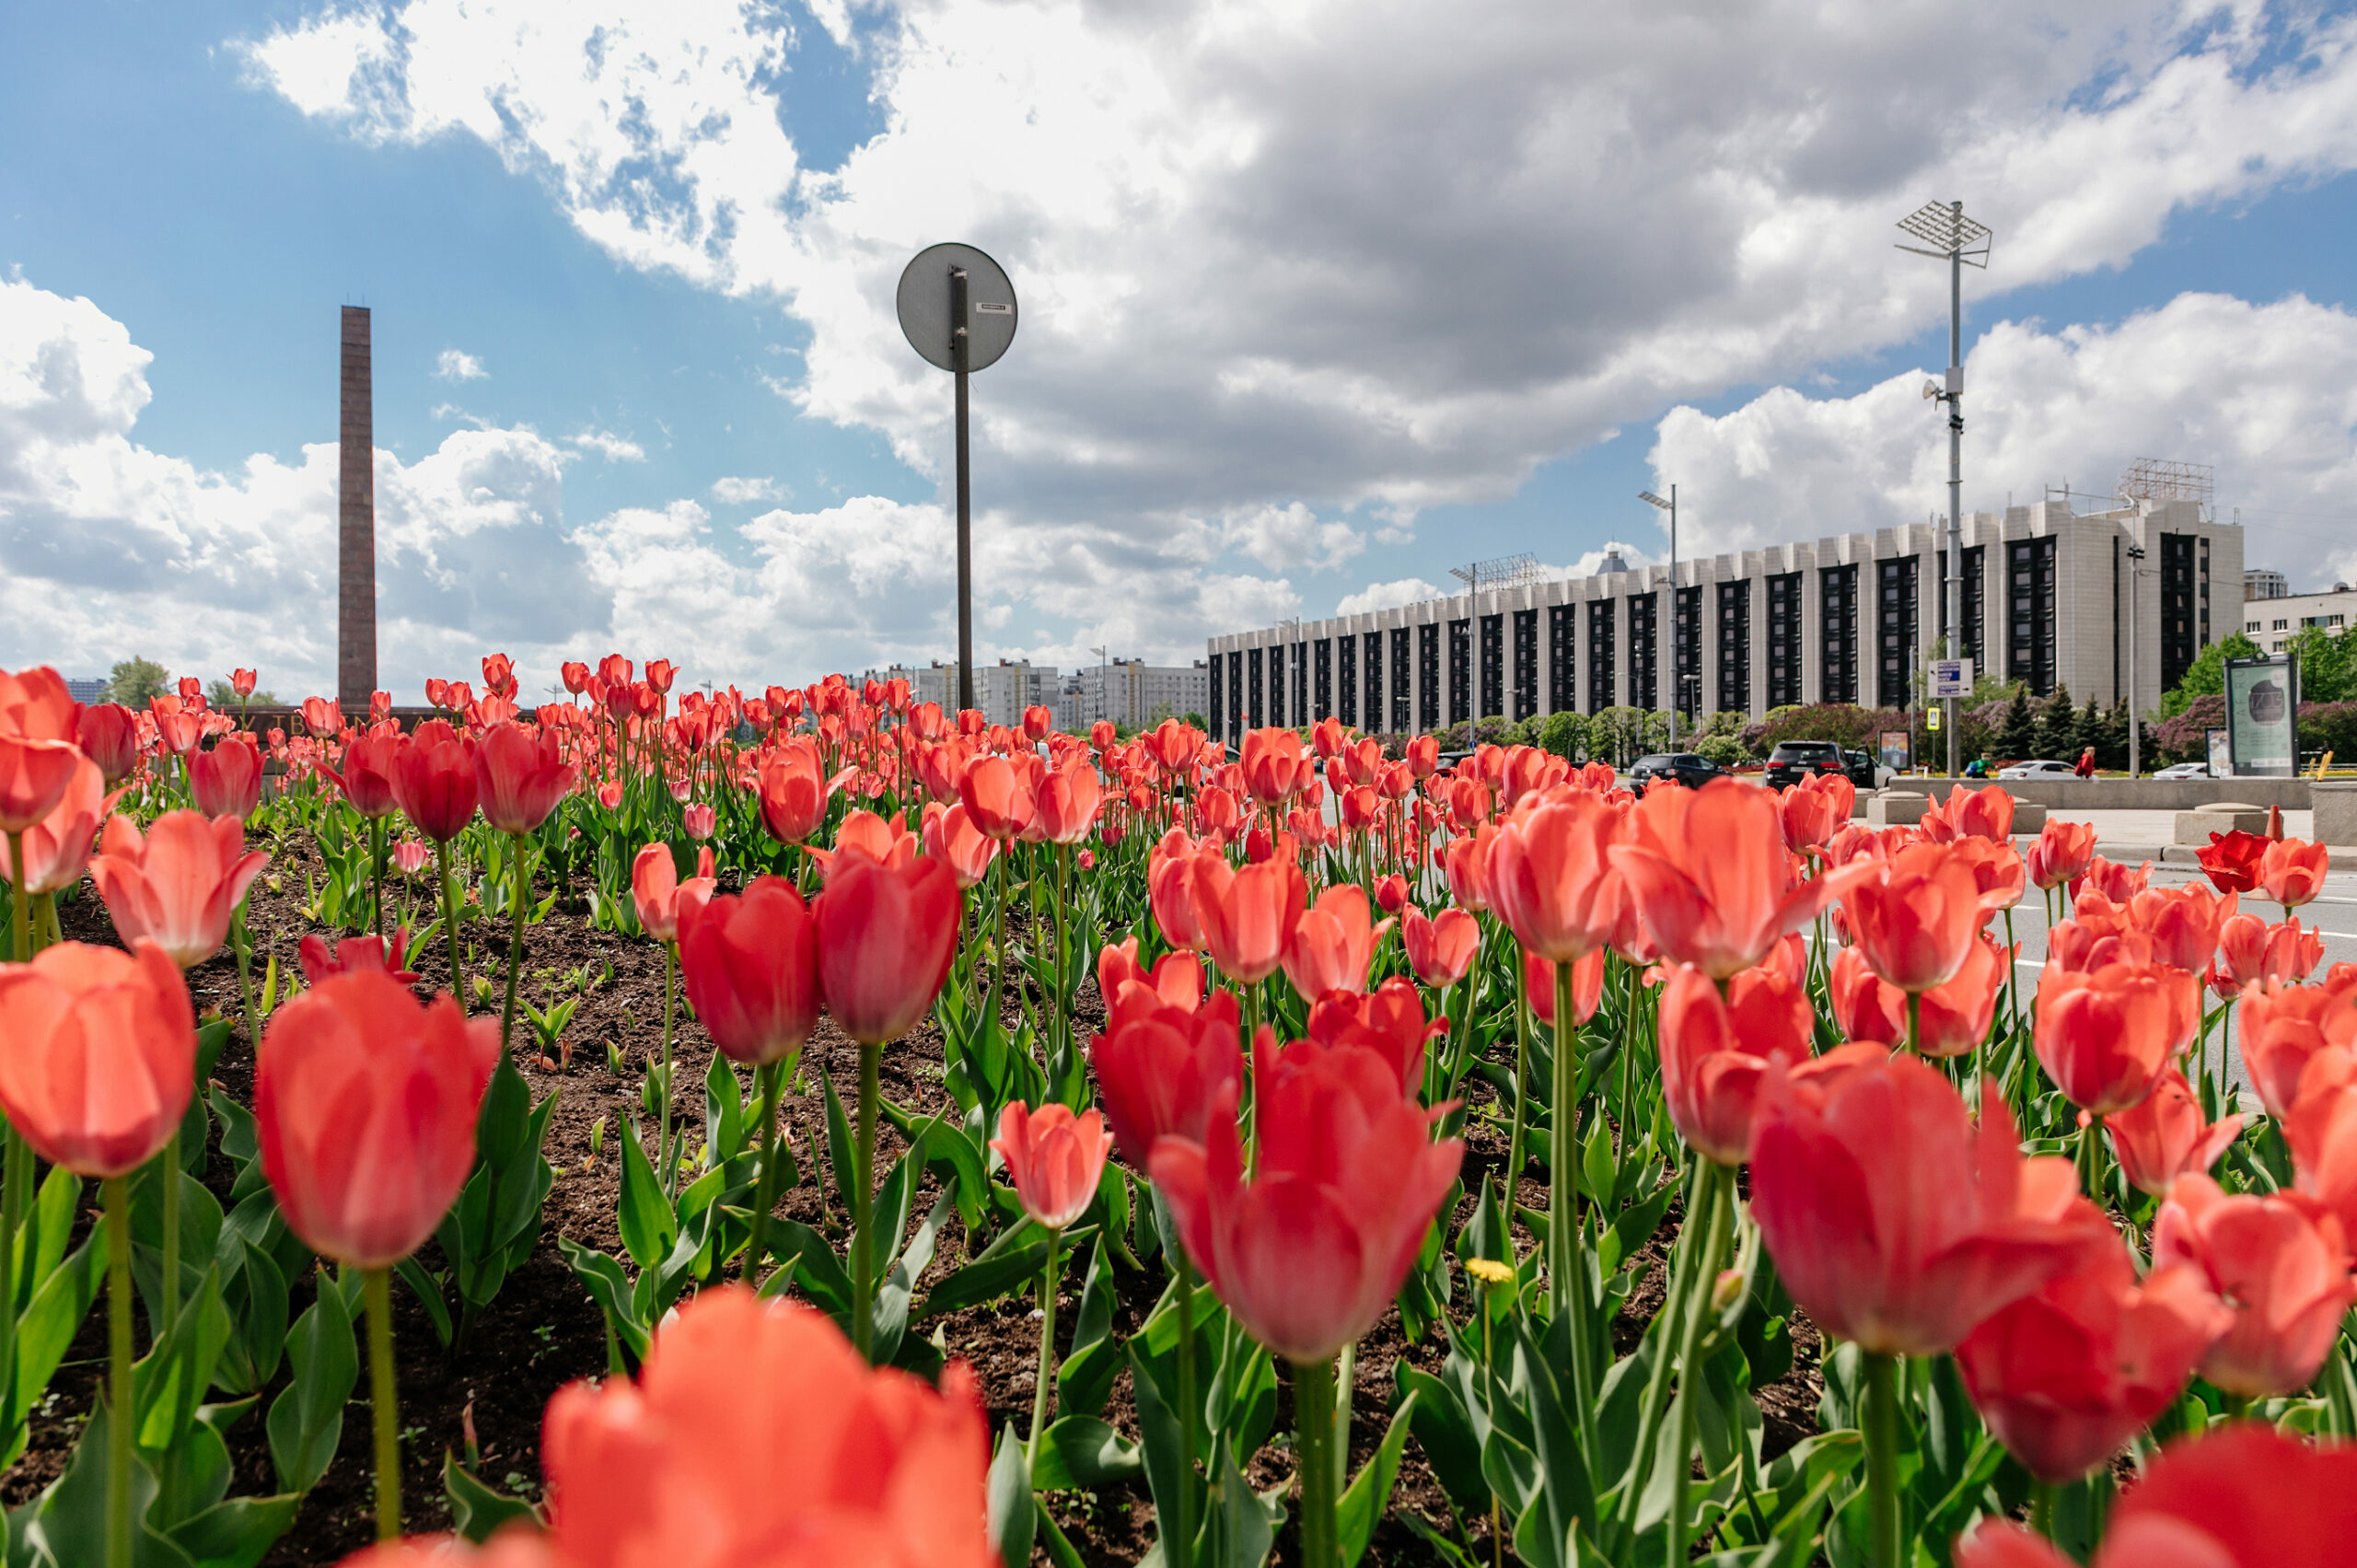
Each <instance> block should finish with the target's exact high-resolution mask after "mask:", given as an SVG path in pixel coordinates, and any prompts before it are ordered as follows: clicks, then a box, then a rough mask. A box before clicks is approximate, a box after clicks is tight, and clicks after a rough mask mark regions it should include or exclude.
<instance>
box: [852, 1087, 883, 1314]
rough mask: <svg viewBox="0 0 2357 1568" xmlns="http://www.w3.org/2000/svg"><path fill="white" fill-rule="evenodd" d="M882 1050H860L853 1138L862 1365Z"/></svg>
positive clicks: (871, 1289)
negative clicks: (868, 1228) (877, 1101)
mask: <svg viewBox="0 0 2357 1568" xmlns="http://www.w3.org/2000/svg"><path fill="white" fill-rule="evenodd" d="M883 1061H884V1048H883V1047H882V1046H880V1045H868V1044H866V1043H865V1042H864V1041H863V1042H862V1043H861V1045H860V1048H859V1127H858V1130H857V1131H856V1132H855V1133H854V1134H853V1137H854V1140H855V1142H854V1144H853V1148H854V1150H855V1151H856V1152H855V1153H854V1155H853V1159H852V1167H853V1174H854V1176H855V1177H856V1179H857V1182H858V1185H856V1186H855V1187H853V1189H852V1193H851V1236H852V1239H851V1277H852V1304H851V1342H852V1343H853V1345H854V1346H856V1347H857V1348H858V1351H859V1357H860V1359H861V1360H862V1361H865V1360H867V1359H868V1345H869V1341H870V1340H871V1338H872V1337H873V1334H874V1326H875V1317H876V1265H875V1263H874V1261H873V1257H874V1254H873V1249H872V1247H871V1245H870V1242H869V1238H868V1235H867V1227H868V1225H869V1224H870V1223H872V1222H873V1220H874V1218H875V1214H876V1097H877V1082H876V1080H877V1074H878V1072H879V1070H880V1069H881V1067H882V1065H883Z"/></svg>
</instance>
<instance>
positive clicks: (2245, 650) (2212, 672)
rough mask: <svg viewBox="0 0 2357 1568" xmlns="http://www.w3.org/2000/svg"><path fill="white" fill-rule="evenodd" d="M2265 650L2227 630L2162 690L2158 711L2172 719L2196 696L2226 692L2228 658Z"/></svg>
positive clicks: (2244, 637)
mask: <svg viewBox="0 0 2357 1568" xmlns="http://www.w3.org/2000/svg"><path fill="white" fill-rule="evenodd" d="M2264 651H2265V650H2263V649H2262V648H2260V647H2259V645H2258V644H2257V643H2254V642H2252V641H2251V640H2250V639H2249V638H2248V637H2246V636H2244V635H2243V634H2242V633H2240V632H2229V633H2226V635H2225V636H2224V637H2223V638H2221V639H2220V640H2219V641H2217V642H2214V643H2212V644H2211V645H2209V646H2208V647H2206V648H2204V649H2202V650H2201V651H2200V653H2199V654H2197V655H2195V656H2194V659H2193V662H2192V663H2191V664H2189V665H2188V666H2186V667H2185V677H2184V679H2181V680H2179V681H2178V682H2177V687H2176V689H2175V690H2174V691H2165V692H2163V693H2162V694H2161V705H2160V707H2159V708H2158V709H2157V710H2156V712H2157V713H2158V714H2159V715H2160V716H2161V717H2162V718H2165V719H2173V718H2175V717H2177V714H2181V713H2183V712H2185V710H2186V707H2187V705H2188V704H2189V703H2191V702H2192V701H2193V699H2195V698H2196V697H2212V696H2223V694H2224V693H2225V690H2226V661H2227V660H2228V659H2230V658H2257V657H2258V656H2259V655H2260V654H2261V653H2262V652H2264ZM2301 673H2302V674H2303V675H2305V673H2306V670H2305V668H2304V669H2303V670H2302V671H2301Z"/></svg>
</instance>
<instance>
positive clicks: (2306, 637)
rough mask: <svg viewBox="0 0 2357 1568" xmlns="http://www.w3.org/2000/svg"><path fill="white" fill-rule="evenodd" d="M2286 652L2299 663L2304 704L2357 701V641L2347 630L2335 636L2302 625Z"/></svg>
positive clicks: (2322, 630)
mask: <svg viewBox="0 0 2357 1568" xmlns="http://www.w3.org/2000/svg"><path fill="white" fill-rule="evenodd" d="M2283 651H2284V652H2286V653H2288V654H2291V655H2293V656H2295V657H2296V658H2298V659H2299V661H2300V700H2301V702H2302V703H2346V702H2351V701H2352V700H2357V642H2351V641H2350V638H2349V633H2348V632H2347V631H2346V630H2344V631H2342V632H2340V633H2331V632H2328V631H2326V630H2325V629H2324V628H2323V627H2321V626H2303V627H2301V628H2300V629H2299V631H2298V632H2296V633H2293V636H2292V639H2291V641H2289V642H2288V643H2286V644H2285V645H2284V647H2283ZM2221 690H2223V688H2221ZM2303 740H2304V741H2305V737H2304V738H2303Z"/></svg>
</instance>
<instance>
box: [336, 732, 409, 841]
mask: <svg viewBox="0 0 2357 1568" xmlns="http://www.w3.org/2000/svg"><path fill="white" fill-rule="evenodd" d="M401 745H402V743H401V737H400V736H398V735H364V736H357V737H354V738H353V739H351V740H349V741H346V742H345V743H344V748H343V772H340V773H339V772H336V771H335V770H334V769H332V768H322V769H320V770H319V771H320V772H324V773H326V774H327V776H328V777H330V778H331V779H333V780H334V781H335V784H336V787H337V788H338V789H340V790H342V791H343V798H344V799H346V800H348V801H350V802H351V803H352V808H353V809H354V810H355V811H357V812H359V813H360V815H361V816H363V817H366V818H367V819H369V820H370V821H375V820H376V819H377V818H379V817H389V816H391V815H392V814H393V808H394V807H396V806H398V805H399V804H400V801H399V799H398V798H397V797H396V796H395V794H394V787H393V777H394V773H395V771H396V770H397V769H398V768H399V767H400V765H401Z"/></svg>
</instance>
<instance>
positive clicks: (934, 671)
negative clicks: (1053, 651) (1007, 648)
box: [884, 659, 1058, 729]
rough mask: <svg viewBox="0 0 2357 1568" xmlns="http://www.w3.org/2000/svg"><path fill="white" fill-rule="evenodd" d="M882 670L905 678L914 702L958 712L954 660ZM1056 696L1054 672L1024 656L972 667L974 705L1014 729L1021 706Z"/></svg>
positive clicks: (1045, 704) (1044, 703)
mask: <svg viewBox="0 0 2357 1568" xmlns="http://www.w3.org/2000/svg"><path fill="white" fill-rule="evenodd" d="M884 673H885V677H886V679H892V678H894V677H898V678H899V679H902V680H905V681H907V682H908V683H909V691H910V693H911V697H912V699H913V700H914V701H916V702H919V703H940V704H941V708H942V711H943V712H944V713H950V714H954V713H956V712H957V711H958V666H957V664H956V663H955V662H954V661H953V662H951V663H948V664H940V663H935V664H929V665H924V666H922V667H916V666H910V665H900V664H896V665H894V666H893V667H892V668H889V669H888V670H886V671H885V672H884ZM1057 695H1058V681H1057V679H1056V672H1055V671H1054V670H1052V669H1039V668H1033V666H1032V664H1031V661H1030V660H1028V659H1000V660H999V661H998V662H997V663H995V664H977V665H975V666H974V706H975V707H976V708H977V709H979V710H980V711H981V714H982V715H983V717H985V718H986V719H988V720H989V721H990V722H991V723H992V724H1003V725H1004V726H1007V727H1008V728H1009V729H1014V728H1016V727H1018V726H1021V725H1022V723H1023V710H1024V709H1026V708H1053V707H1054V705H1055V703H1056V700H1057Z"/></svg>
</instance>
